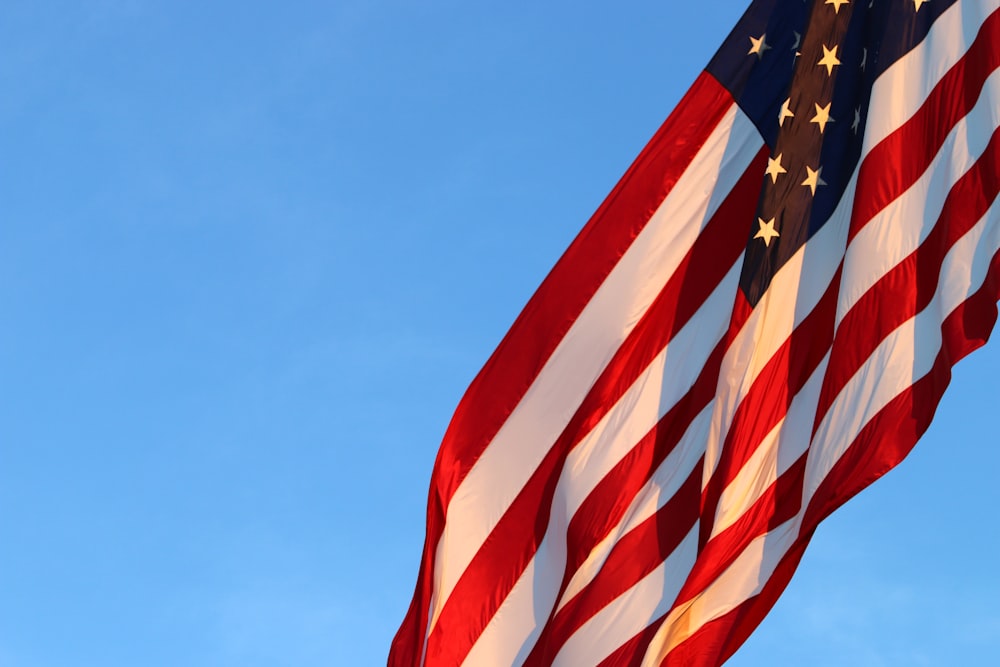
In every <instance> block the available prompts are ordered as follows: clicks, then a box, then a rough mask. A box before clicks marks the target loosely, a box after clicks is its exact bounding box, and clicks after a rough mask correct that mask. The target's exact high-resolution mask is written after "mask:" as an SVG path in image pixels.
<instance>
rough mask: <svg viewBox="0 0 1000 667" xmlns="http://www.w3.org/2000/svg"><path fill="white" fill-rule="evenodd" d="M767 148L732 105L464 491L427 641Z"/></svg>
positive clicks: (454, 513)
mask: <svg viewBox="0 0 1000 667" xmlns="http://www.w3.org/2000/svg"><path fill="white" fill-rule="evenodd" d="M761 145H762V143H761V140H760V137H759V135H758V134H757V132H756V129H755V128H754V127H753V124H752V123H750V121H749V120H748V119H747V118H746V117H745V116H744V115H743V113H742V112H740V111H738V110H737V108H736V107H735V106H733V107H732V108H731V109H730V111H729V112H728V114H727V115H726V117H725V118H724V119H723V121H722V122H720V124H719V126H718V127H717V128H716V130H715V131H714V132H713V134H712V135H711V136H710V138H709V139H708V140H707V141H706V143H705V145H704V146H703V147H702V149H701V151H700V152H699V154H698V156H697V157H696V158H695V159H694V160H693V161H692V163H691V165H690V166H689V167H688V169H687V171H685V172H684V174H683V175H682V176H681V178H680V179H679V180H678V182H677V184H676V185H675V186H674V188H673V189H672V190H671V192H670V194H669V195H668V196H667V198H666V199H665V200H664V202H663V204H662V205H661V206H660V207H659V209H658V210H657V211H656V212H655V213H654V214H653V216H652V218H651V219H650V222H649V223H648V224H647V225H646V227H645V229H644V230H643V231H642V233H641V234H640V235H639V236H638V237H637V238H636V240H635V241H634V242H633V243H632V245H631V247H630V248H629V250H628V251H627V252H626V253H625V255H624V256H623V257H622V259H621V260H620V261H619V263H618V264H617V265H616V266H615V268H614V270H613V271H612V272H611V274H610V275H609V276H608V278H607V280H606V281H605V282H604V284H602V285H601V287H600V289H599V290H598V291H597V293H596V294H595V296H594V298H593V299H592V300H591V301H590V303H589V304H588V305H587V306H586V308H585V309H584V310H583V312H582V313H581V314H580V316H579V318H578V319H577V321H576V322H575V323H574V325H573V327H572V328H571V329H570V331H569V332H568V333H567V334H566V336H565V337H564V338H563V340H562V341H561V342H560V344H559V346H558V347H557V348H556V350H555V351H554V353H553V354H552V356H551V358H550V359H549V360H548V362H547V363H546V365H545V367H544V368H543V370H542V371H541V373H540V374H539V376H538V377H537V378H536V380H535V382H534V383H533V384H532V386H531V388H530V389H529V390H528V391H527V393H526V394H525V396H524V398H523V399H522V400H521V402H520V404H518V406H517V407H516V408H515V409H514V411H513V412H512V413H511V415H510V417H509V418H508V419H507V421H506V422H505V423H504V425H503V427H502V428H501V429H500V431H499V432H498V433H497V435H496V437H495V438H494V440H493V442H492V443H491V444H490V445H489V447H487V449H486V450H485V451H484V452H483V454H482V456H481V457H480V458H479V460H478V461H477V463H476V464H475V466H474V467H473V468H472V470H471V471H470V472H469V474H468V476H467V477H466V479H465V480H464V481H463V483H462V484H461V486H460V487H459V488H458V490H457V491H456V493H455V495H454V497H453V498H452V499H451V502H450V503H449V506H448V508H447V518H446V522H445V528H444V532H443V534H442V537H441V539H440V541H439V542H438V545H437V553H436V558H435V572H434V595H433V598H432V601H431V609H432V613H431V617H430V622H429V624H428V634H429V633H430V630H431V629H432V628H433V625H434V623H435V622H436V620H437V617H438V615H439V614H440V612H441V608H442V607H443V606H444V603H445V601H446V600H447V599H448V596H449V595H450V594H451V591H452V590H453V589H454V587H455V584H456V582H457V581H458V579H459V577H460V576H461V575H462V573H463V572H464V571H465V569H466V568H467V567H468V565H469V563H470V562H471V560H472V558H473V557H474V556H475V554H476V552H477V551H478V550H479V548H480V547H481V545H482V544H483V542H484V541H485V540H486V537H487V536H488V535H489V534H490V532H491V531H492V530H493V528H494V527H495V526H496V524H497V523H498V522H499V520H500V518H501V517H502V516H503V514H504V512H505V511H506V510H507V508H508V507H509V506H510V504H511V502H512V501H513V500H514V498H515V497H516V496H517V494H518V492H519V491H520V489H521V488H522V487H523V486H524V484H525V483H526V482H527V480H528V479H529V478H530V476H531V474H532V472H533V471H534V470H535V468H536V467H537V466H538V464H539V462H540V461H541V460H542V458H543V457H544V456H545V454H546V452H547V450H548V448H549V447H550V446H551V444H552V443H553V442H554V441H555V440H556V438H557V437H558V436H559V434H560V432H561V431H562V430H563V428H564V427H565V426H566V424H567V423H568V421H569V419H570V418H571V416H572V415H573V412H574V410H575V409H576V407H577V406H578V405H579V404H580V402H581V401H582V399H583V397H584V396H585V395H586V392H587V391H588V390H589V388H590V387H591V386H592V385H593V383H594V381H595V380H596V378H597V377H598V376H599V374H600V372H601V370H602V369H603V368H604V366H605V365H606V364H607V362H608V360H609V359H610V358H611V357H612V355H613V354H614V352H615V350H617V348H618V347H619V346H620V345H621V343H622V342H623V341H624V340H625V338H626V337H627V336H628V334H629V332H630V331H631V330H632V328H633V327H634V326H635V324H636V323H637V322H638V321H639V319H640V318H641V317H642V314H643V313H644V312H645V310H646V309H647V308H648V307H649V305H650V303H651V302H652V301H653V299H654V298H655V297H656V295H657V293H658V292H659V290H660V289H661V287H662V286H663V285H664V284H665V283H666V282H667V279H668V278H669V276H670V275H671V274H672V273H673V271H674V270H675V269H676V267H677V266H678V264H679V263H680V261H681V260H682V259H683V257H684V256H685V254H686V253H687V251H688V250H689V249H690V247H691V245H692V244H693V243H694V241H695V240H696V239H697V237H698V235H699V234H700V232H701V230H702V228H703V227H704V225H705V224H706V223H707V221H708V220H709V219H710V218H711V216H712V214H713V213H714V212H715V210H716V209H717V207H718V205H719V204H720V203H721V202H722V200H723V199H724V198H725V196H726V195H727V194H728V193H729V191H730V190H731V189H732V187H733V186H734V185H735V183H736V182H737V180H738V179H739V178H740V176H742V174H743V172H744V171H745V170H746V168H747V166H748V165H749V164H750V162H751V160H752V159H753V157H754V156H755V155H756V153H757V151H758V150H759V149H760V146H761Z"/></svg>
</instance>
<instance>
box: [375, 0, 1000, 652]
mask: <svg viewBox="0 0 1000 667" xmlns="http://www.w3.org/2000/svg"><path fill="white" fill-rule="evenodd" d="M998 44H1000V0H812V1H810V2H803V0H758V1H756V2H753V3H752V5H751V7H750V8H749V10H748V11H747V12H746V14H745V15H744V16H743V18H742V19H741V20H740V21H739V23H738V24H737V26H736V28H735V29H734V30H733V32H732V33H731V34H730V36H729V38H728V39H727V40H726V41H725V43H724V44H723V45H722V47H721V49H720V50H719V52H718V53H717V54H716V56H715V57H714V59H713V60H712V61H711V63H710V64H709V66H708V68H707V69H706V71H705V72H703V73H702V74H701V76H700V77H699V78H698V79H697V81H696V82H695V84H694V86H693V87H692V88H691V90H690V91H689V92H688V93H687V95H686V96H685V98H684V99H683V100H682V101H681V103H680V105H679V106H678V108H677V109H676V110H675V111H674V112H673V114H671V115H670V117H669V118H668V119H667V121H666V122H665V124H664V125H663V127H662V128H661V129H660V130H659V131H658V132H657V134H656V135H655V136H654V137H653V139H652V140H651V141H650V143H649V144H648V145H647V146H646V147H645V149H644V150H643V151H642V153H641V154H640V155H639V157H638V158H637V159H636V161H635V163H634V164H633V165H632V167H631V168H630V169H629V170H628V172H627V173H626V174H625V176H624V177H623V178H622V180H621V182H620V183H619V184H618V185H617V186H616V187H615V189H614V190H613V191H612V193H611V195H610V196H609V197H608V198H607V200H606V201H605V202H604V204H603V205H602V206H601V208H600V209H599V210H598V211H597V213H596V214H595V215H594V216H593V218H592V219H591V220H590V221H589V222H588V224H587V225H586V226H585V227H584V229H583V231H582V232H581V233H580V235H579V236H578V237H577V238H576V240H575V241H574V242H573V243H572V245H571V246H570V247H569V249H568V250H567V251H566V253H565V255H564V256H563V257H562V258H561V259H560V260H559V262H558V263H557V265H556V266H555V268H554V269H553V270H552V272H551V274H550V275H549V276H548V277H547V278H546V280H545V281H544V282H543V284H542V285H541V287H539V289H538V291H537V292H536V294H535V295H534V296H533V297H532V299H531V301H530V302H529V303H528V305H527V306H526V307H525V309H524V311H523V312H522V313H521V315H520V316H519V317H518V319H517V321H516V322H515V323H514V325H513V327H512V328H511V330H510V332H508V334H507V335H506V337H505V338H504V340H503V341H502V342H501V344H500V346H499V347H498V348H497V350H496V352H494V354H493V356H492V357H491V358H490V359H489V361H488V362H487V364H486V366H485V367H484V368H483V369H482V371H481V372H480V373H479V375H478V376H477V377H476V379H475V380H474V381H473V383H472V385H471V386H470V387H469V389H468V391H467V393H466V394H465V396H464V397H463V399H462V401H461V403H460V404H459V406H458V409H457V411H456V413H455V415H454V418H453V419H452V422H451V424H450V426H449V428H448V431H447V433H446V434H445V437H444V441H443V443H442V445H441V449H440V452H439V454H438V458H437V462H436V464H435V468H434V473H433V478H432V480H431V489H430V497H429V502H428V512H427V538H426V543H425V547H424V553H423V560H422V562H421V566H420V573H419V577H418V581H417V586H416V592H415V594H414V598H413V602H412V604H411V606H410V609H409V611H408V613H407V615H406V618H405V619H404V621H403V624H402V626H401V627H400V629H399V632H398V634H397V635H396V638H395V640H394V642H393V645H392V649H391V653H390V656H389V665H391V666H392V667H404V666H405V667H416V666H418V665H425V666H426V667H439V666H457V665H489V666H493V665H497V666H500V665H504V666H509V665H530V666H542V665H568V666H573V667H587V666H594V665H600V666H602V667H604V666H612V665H644V666H652V665H684V666H692V665H694V666H700V665H719V664H721V663H722V662H723V661H724V660H725V659H726V658H727V657H729V656H730V655H731V654H732V653H733V652H734V651H735V650H736V649H737V648H738V647H739V646H740V644H741V643H742V642H743V641H744V640H745V639H746V638H747V636H748V635H749V634H750V632H752V631H753V629H754V628H755V627H756V625H757V624H758V623H759V622H760V620H761V619H762V618H763V617H764V615H765V614H766V613H767V612H768V611H769V610H770V608H771V606H772V605H773V604H774V602H775V600H776V599H777V597H778V595H779V594H780V593H781V591H782V590H783V589H784V587H785V585H786V584H787V583H788V581H789V579H790V577H791V576H792V573H793V572H794V570H795V568H796V566H797V564H798V562H799V560H800V558H801V557H802V554H803V552H804V550H805V548H806V545H807V544H808V542H809V539H810V537H811V535H812V534H813V531H814V530H815V528H816V526H817V525H818V523H819V522H820V521H821V520H822V519H823V518H825V517H826V516H827V515H829V514H830V512H832V511H833V510H834V509H836V508H837V507H838V506H840V505H841V504H843V503H844V502H846V501H847V500H848V499H849V498H850V497H852V496H853V495H854V494H856V493H857V492H858V491H860V490H861V489H862V488H864V487H865V486H867V485H868V484H870V483H871V482H872V481H873V480H875V479H877V478H878V477H879V476H881V475H882V474H884V473H885V472H886V471H888V470H889V469H891V468H892V467H893V466H895V465H896V464H897V463H899V461H901V460H902V459H903V457H905V456H906V454H907V453H908V452H909V451H910V449H911V448H912V447H913V446H914V444H915V443H916V441H917V439H918V438H919V437H920V435H921V434H922V433H923V432H924V431H925V430H926V428H927V427H928V425H929V423H930V420H931V417H932V415H933V413H934V410H935V408H936V406H937V403H938V401H939V399H940V398H941V396H942V393H943V392H944V390H945V387H946V386H947V384H948V381H949V378H950V372H951V367H952V365H953V364H954V363H955V362H956V361H957V360H959V359H960V358H962V357H963V356H964V355H966V354H968V353H969V352H970V351H972V350H973V349H975V348H977V347H979V346H981V345H982V344H984V343H985V341H986V339H987V338H988V336H989V333H990V331H991V329H992V327H993V324H994V322H995V320H996V316H997V308H996V303H997V299H998V297H1000V253H998V250H1000V206H998V204H997V203H996V201H995V200H996V196H997V193H998V190H1000V133H998V132H997V128H998V127H1000V70H998V67H1000V48H997V45H998Z"/></svg>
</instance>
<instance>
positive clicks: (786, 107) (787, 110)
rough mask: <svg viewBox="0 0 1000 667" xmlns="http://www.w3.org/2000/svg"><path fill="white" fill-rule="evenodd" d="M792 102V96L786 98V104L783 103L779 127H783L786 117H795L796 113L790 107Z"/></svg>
mask: <svg viewBox="0 0 1000 667" xmlns="http://www.w3.org/2000/svg"><path fill="white" fill-rule="evenodd" d="M791 103H792V98H790V97H789V98H788V99H787V100H785V102H784V104H782V105H781V111H780V112H779V113H778V127H781V126H782V125H784V124H785V119H786V118H794V117H795V114H793V113H792V110H791V109H790V108H789V105H790V104H791Z"/></svg>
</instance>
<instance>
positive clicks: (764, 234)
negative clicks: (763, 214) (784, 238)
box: [754, 218, 781, 246]
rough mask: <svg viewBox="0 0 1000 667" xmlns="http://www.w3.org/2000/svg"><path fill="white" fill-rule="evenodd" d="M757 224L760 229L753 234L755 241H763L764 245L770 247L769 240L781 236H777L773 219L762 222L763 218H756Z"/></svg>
mask: <svg viewBox="0 0 1000 667" xmlns="http://www.w3.org/2000/svg"><path fill="white" fill-rule="evenodd" d="M757 222H758V224H759V225H760V229H758V230H757V233H756V234H754V238H755V239H764V245H766V246H769V245H771V239H773V238H775V237H776V236H781V235H780V234H778V230H776V229H775V228H774V218H771V219H770V220H764V218H757Z"/></svg>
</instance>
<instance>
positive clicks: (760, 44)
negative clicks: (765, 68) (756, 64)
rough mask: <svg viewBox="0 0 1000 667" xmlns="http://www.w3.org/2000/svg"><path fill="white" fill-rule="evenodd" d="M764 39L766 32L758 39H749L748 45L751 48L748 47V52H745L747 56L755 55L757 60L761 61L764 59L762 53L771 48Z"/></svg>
mask: <svg viewBox="0 0 1000 667" xmlns="http://www.w3.org/2000/svg"><path fill="white" fill-rule="evenodd" d="M766 37H767V33H766V32H765V33H764V34H763V35H761V36H760V37H751V38H750V44H752V46H751V47H750V50H749V51H747V55H748V56H749V55H751V54H757V59H758V60H760V59H762V58H763V57H764V52H765V51H767V50H768V49H770V48H771V45H770V44H768V43H767V42H766V41H764V38H766Z"/></svg>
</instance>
